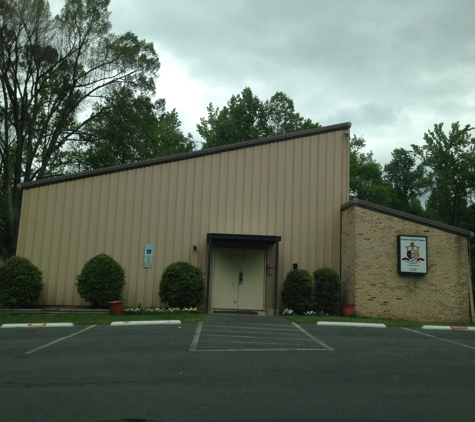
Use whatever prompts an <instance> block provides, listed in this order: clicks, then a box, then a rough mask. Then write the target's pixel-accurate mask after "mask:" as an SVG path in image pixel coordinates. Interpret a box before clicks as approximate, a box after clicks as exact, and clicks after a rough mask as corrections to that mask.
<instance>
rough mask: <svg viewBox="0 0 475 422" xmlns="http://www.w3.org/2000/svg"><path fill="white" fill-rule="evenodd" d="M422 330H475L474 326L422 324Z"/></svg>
mask: <svg viewBox="0 0 475 422" xmlns="http://www.w3.org/2000/svg"><path fill="white" fill-rule="evenodd" d="M422 329H423V330H452V331H468V330H475V327H466V326H463V325H462V326H458V325H423V326H422Z"/></svg>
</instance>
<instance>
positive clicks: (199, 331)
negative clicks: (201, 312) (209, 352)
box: [189, 322, 203, 352]
mask: <svg viewBox="0 0 475 422" xmlns="http://www.w3.org/2000/svg"><path fill="white" fill-rule="evenodd" d="M202 326H203V322H200V323H198V327H197V328H196V331H195V336H194V337H193V341H192V342H191V346H190V349H189V352H194V351H195V350H196V345H197V344H198V340H199V339H200V333H201V327H202Z"/></svg>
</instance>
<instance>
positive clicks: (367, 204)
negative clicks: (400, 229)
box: [341, 198, 475, 239]
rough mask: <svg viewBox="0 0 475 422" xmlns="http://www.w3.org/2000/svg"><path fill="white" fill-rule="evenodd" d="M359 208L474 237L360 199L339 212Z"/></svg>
mask: <svg viewBox="0 0 475 422" xmlns="http://www.w3.org/2000/svg"><path fill="white" fill-rule="evenodd" d="M355 206H357V207H360V208H366V209H368V210H371V211H375V212H379V213H381V214H386V215H390V216H392V217H396V218H400V219H402V220H406V221H411V222H412V223H417V224H421V225H423V226H427V227H431V228H434V229H438V230H442V231H445V232H448V233H452V234H456V235H458V236H463V237H466V238H468V239H472V238H473V237H475V233H473V232H472V231H469V230H464V229H460V228H458V227H455V226H450V225H448V224H444V223H439V222H437V221H434V220H429V219H428V218H423V217H418V216H417V215H413V214H408V213H406V212H402V211H398V210H394V209H392V208H388V207H384V206H382V205H377V204H373V203H372V202H368V201H363V200H362V199H358V198H355V199H352V200H351V201H349V202H346V203H345V204H343V205H342V206H341V211H342V212H343V211H345V210H347V209H349V208H351V207H355Z"/></svg>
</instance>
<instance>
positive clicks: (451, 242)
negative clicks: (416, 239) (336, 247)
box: [341, 206, 470, 323]
mask: <svg viewBox="0 0 475 422" xmlns="http://www.w3.org/2000/svg"><path fill="white" fill-rule="evenodd" d="M398 234H402V235H415V236H427V247H428V274H426V275H424V276H401V275H399V274H398V272H397V235H398ZM467 248H468V240H467V239H466V238H464V237H462V236H458V235H455V234H451V233H448V232H445V231H442V230H439V229H435V228H431V227H427V226H425V225H422V224H418V223H414V222H410V221H406V220H404V219H401V218H398V217H393V216H390V215H386V214H382V213H379V212H376V211H373V210H369V209H365V208H361V207H358V206H353V207H351V208H348V209H346V210H344V211H343V212H342V264H341V266H342V268H341V277H342V303H355V305H356V306H355V309H356V313H357V315H359V316H367V317H377V318H395V319H410V320H418V321H445V322H463V323H466V322H469V319H470V310H469V306H470V305H469V285H470V284H469V275H468V274H469V272H468V268H469V260H468V252H467ZM352 299H354V302H351V300H352Z"/></svg>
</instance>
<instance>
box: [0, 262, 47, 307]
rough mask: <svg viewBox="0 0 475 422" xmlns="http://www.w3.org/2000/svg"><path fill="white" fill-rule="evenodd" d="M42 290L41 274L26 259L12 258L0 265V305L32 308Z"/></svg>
mask: <svg viewBox="0 0 475 422" xmlns="http://www.w3.org/2000/svg"><path fill="white" fill-rule="evenodd" d="M42 290H43V274H42V272H41V271H40V270H39V269H38V267H37V266H36V265H34V264H32V263H31V262H30V261H29V260H28V259H26V258H22V257H19V256H13V257H11V258H9V259H7V260H6V261H5V262H4V263H3V264H2V265H0V304H2V305H4V306H32V305H34V304H35V303H36V302H37V301H38V299H39V297H40V294H41V291H42Z"/></svg>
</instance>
